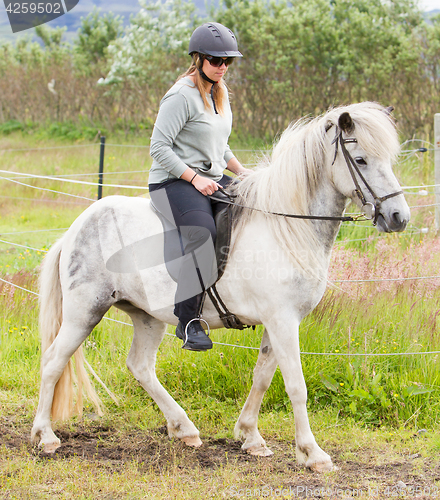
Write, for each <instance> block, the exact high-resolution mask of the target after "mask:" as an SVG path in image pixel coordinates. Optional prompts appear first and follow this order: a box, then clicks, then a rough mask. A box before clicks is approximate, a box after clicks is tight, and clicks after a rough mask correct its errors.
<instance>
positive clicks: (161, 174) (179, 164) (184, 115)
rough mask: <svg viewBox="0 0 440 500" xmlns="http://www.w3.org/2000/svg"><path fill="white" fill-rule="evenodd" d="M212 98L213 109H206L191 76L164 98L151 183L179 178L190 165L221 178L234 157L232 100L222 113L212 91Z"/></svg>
mask: <svg viewBox="0 0 440 500" xmlns="http://www.w3.org/2000/svg"><path fill="white" fill-rule="evenodd" d="M208 102H209V103H211V109H205V105H204V103H203V99H202V97H201V96H200V93H199V91H198V89H197V87H195V85H194V83H193V82H192V80H191V79H190V78H189V77H184V78H182V79H181V80H179V81H178V82H176V83H175V84H174V85H173V86H172V87H171V88H170V90H169V91H168V92H167V93H166V94H165V96H164V97H163V98H162V100H161V103H160V108H159V113H158V115H157V119H156V123H155V125H154V129H153V134H152V136H151V143H150V154H151V156H152V158H153V164H152V166H151V170H150V176H149V180H148V182H149V183H150V184H157V183H161V182H165V181H167V180H169V179H174V178H178V177H180V176H181V175H182V174H183V172H184V171H185V170H186V169H187V168H188V167H191V168H192V169H194V171H196V172H198V173H199V174H200V175H203V176H205V177H209V178H212V179H213V180H215V181H218V180H220V179H221V177H222V175H223V170H224V169H225V168H226V165H227V163H228V161H229V160H230V159H231V158H233V157H234V155H233V153H232V152H231V150H230V148H229V146H228V139H229V135H230V133H231V127H232V113H231V107H230V105H229V100H228V101H227V104H226V106H225V112H224V114H223V116H222V115H219V114H216V113H215V111H214V107H213V105H212V100H211V96H209V95H208Z"/></svg>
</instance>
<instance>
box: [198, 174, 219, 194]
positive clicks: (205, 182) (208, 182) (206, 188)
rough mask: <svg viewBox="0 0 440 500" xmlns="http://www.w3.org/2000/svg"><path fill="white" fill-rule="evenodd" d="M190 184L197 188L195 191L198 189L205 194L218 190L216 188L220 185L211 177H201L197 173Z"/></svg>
mask: <svg viewBox="0 0 440 500" xmlns="http://www.w3.org/2000/svg"><path fill="white" fill-rule="evenodd" d="M191 184H192V185H193V186H194V187H195V188H196V189H197V191H200V192H201V193H202V194H204V195H205V196H208V195H210V194H213V193H215V192H216V191H217V190H218V188H219V187H221V186H219V184H217V183H216V182H215V181H213V180H212V179H208V178H207V177H202V176H201V175H199V174H197V175H196V176H195V177H194V178H193V180H192V183H191Z"/></svg>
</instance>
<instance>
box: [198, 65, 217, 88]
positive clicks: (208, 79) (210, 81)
mask: <svg viewBox="0 0 440 500" xmlns="http://www.w3.org/2000/svg"><path fill="white" fill-rule="evenodd" d="M197 69H198V70H199V73H200V76H201V77H202V78H203V79H204V80H205V81H207V82H209V83H211V84H212V85H215V84H216V83H217V82H215V81H214V80H211V78H209V77H208V76H206V75H205V72H204V71H203V69H202V68H197Z"/></svg>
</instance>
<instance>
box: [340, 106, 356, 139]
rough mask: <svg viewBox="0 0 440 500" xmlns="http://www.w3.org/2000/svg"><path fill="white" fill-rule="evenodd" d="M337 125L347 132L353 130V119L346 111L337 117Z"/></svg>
mask: <svg viewBox="0 0 440 500" xmlns="http://www.w3.org/2000/svg"><path fill="white" fill-rule="evenodd" d="M338 125H339V128H340V129H341V130H343V131H344V132H346V133H347V134H350V133H351V132H353V129H354V123H353V120H352V119H351V116H350V114H349V113H347V112H346V111H345V112H344V113H342V115H341V116H340V117H339V121H338Z"/></svg>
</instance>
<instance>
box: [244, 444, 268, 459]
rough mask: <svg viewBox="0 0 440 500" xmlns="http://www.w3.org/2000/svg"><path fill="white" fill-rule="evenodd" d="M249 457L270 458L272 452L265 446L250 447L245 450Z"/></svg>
mask: <svg viewBox="0 0 440 500" xmlns="http://www.w3.org/2000/svg"><path fill="white" fill-rule="evenodd" d="M246 451H247V452H248V453H249V454H250V455H253V456H255V457H270V456H271V455H273V451H272V450H270V449H269V448H268V447H267V446H259V447H256V446H254V447H252V448H249V449H247V450H246Z"/></svg>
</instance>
